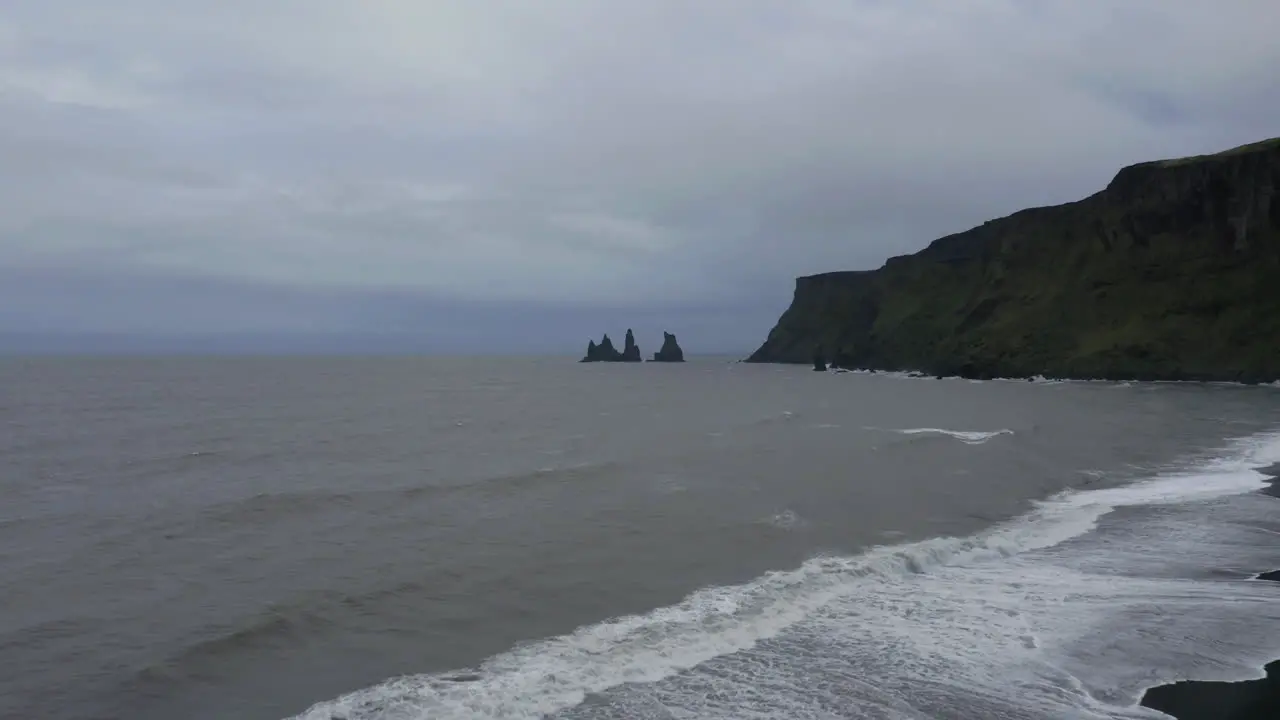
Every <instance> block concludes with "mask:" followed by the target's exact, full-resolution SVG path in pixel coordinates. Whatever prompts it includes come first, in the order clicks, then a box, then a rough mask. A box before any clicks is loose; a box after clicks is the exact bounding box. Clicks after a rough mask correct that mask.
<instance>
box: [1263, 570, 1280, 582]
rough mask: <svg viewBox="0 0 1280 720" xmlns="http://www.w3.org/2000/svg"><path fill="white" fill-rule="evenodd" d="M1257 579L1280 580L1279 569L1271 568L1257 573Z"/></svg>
mask: <svg viewBox="0 0 1280 720" xmlns="http://www.w3.org/2000/svg"><path fill="white" fill-rule="evenodd" d="M1258 579H1259V580H1270V581H1271V582H1280V570H1272V571H1271V572H1264V573H1261V574H1260V575H1258Z"/></svg>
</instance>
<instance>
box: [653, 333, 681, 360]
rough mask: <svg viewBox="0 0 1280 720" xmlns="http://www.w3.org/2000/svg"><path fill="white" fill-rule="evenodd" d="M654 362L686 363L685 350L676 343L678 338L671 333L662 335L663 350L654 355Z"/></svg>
mask: <svg viewBox="0 0 1280 720" xmlns="http://www.w3.org/2000/svg"><path fill="white" fill-rule="evenodd" d="M653 361H654V362H684V350H681V349H680V343H678V342H676V336H675V335H672V334H671V333H669V332H664V333H662V349H660V350H658V352H656V353H654V354H653Z"/></svg>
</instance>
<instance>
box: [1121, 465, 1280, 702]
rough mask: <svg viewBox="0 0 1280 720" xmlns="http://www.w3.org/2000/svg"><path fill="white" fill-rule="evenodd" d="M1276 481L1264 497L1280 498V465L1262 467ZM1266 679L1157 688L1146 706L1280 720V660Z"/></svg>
mask: <svg viewBox="0 0 1280 720" xmlns="http://www.w3.org/2000/svg"><path fill="white" fill-rule="evenodd" d="M1259 472H1261V473H1263V474H1264V475H1269V476H1271V477H1272V478H1275V479H1274V480H1272V482H1271V485H1270V486H1269V487H1267V488H1265V489H1263V490H1262V493H1263V494H1264V495H1270V496H1272V497H1276V498H1280V463H1276V464H1274V465H1271V466H1268V467H1266V468H1261V469H1260V470H1259ZM1257 579H1258V580H1269V581H1272V582H1280V570H1272V571H1270V572H1264V573H1260V574H1259V575H1258V576H1257ZM1266 673H1267V674H1266V677H1265V678H1262V679H1260V680H1246V681H1244V682H1199V681H1184V682H1177V683H1172V684H1169V685H1161V686H1159V687H1154V688H1152V689H1150V690H1148V691H1147V692H1146V694H1144V695H1143V697H1142V704H1143V705H1144V706H1145V707H1149V708H1151V709H1153V710H1159V711H1160V712H1163V713H1166V714H1168V715H1171V716H1173V717H1175V718H1177V719H1178V720H1275V718H1277V717H1280V660H1276V661H1274V662H1272V663H1270V664H1268V665H1267V667H1266Z"/></svg>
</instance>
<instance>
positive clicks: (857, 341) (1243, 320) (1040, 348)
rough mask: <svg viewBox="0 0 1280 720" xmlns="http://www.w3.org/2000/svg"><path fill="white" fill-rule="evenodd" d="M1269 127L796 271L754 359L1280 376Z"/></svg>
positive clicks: (1146, 375)
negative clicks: (969, 225)
mask: <svg viewBox="0 0 1280 720" xmlns="http://www.w3.org/2000/svg"><path fill="white" fill-rule="evenodd" d="M1277 338H1280V138H1277V139H1273V140H1267V141H1264V142H1260V143H1255V144H1253V145H1246V146H1243V147H1239V148H1235V149H1233V150H1228V151H1226V152H1222V153H1219V154H1216V155H1206V156H1199V157H1191V158H1183V159H1178V160H1165V161H1157V162H1148V163H1142V164H1139V165H1133V166H1130V167H1126V168H1124V169H1123V170H1121V171H1120V172H1119V173H1118V174H1116V176H1115V178H1114V179H1113V180H1112V181H1111V183H1110V184H1109V185H1108V186H1107V187H1106V188H1105V189H1104V190H1102V191H1100V192H1098V193H1096V194H1094V195H1092V196H1090V197H1088V198H1085V199H1083V200H1079V201H1077V202H1072V203H1067V204H1065V205H1058V206H1053V207H1041V208H1032V209H1029V210H1023V211H1020V212H1017V213H1014V214H1013V215H1010V216H1008V217H1005V218H1001V219H998V220H992V221H989V222H986V223H984V224H983V225H981V226H979V227H976V228H973V229H971V230H968V231H965V232H961V233H958V234H955V235H950V236H947V237H944V238H941V239H939V240H936V241H934V242H933V243H932V244H930V245H929V246H928V247H927V248H925V249H924V250H921V251H920V252H918V253H915V254H914V255H908V256H903V257H895V258H891V259H890V260H889V261H888V262H886V263H885V264H884V266H883V267H881V268H879V269H877V270H867V271H847V272H833V273H827V274H822V275H813V276H809V277H802V278H800V279H798V280H797V281H796V289H795V297H794V298H793V300H792V303H791V307H790V308H788V309H787V311H786V312H785V313H783V315H782V317H781V318H780V319H779V320H778V323H777V325H776V326H775V327H774V328H773V330H772V332H770V333H769V336H768V339H767V340H766V341H765V342H764V344H763V345H762V346H761V347H760V348H759V349H758V350H756V352H755V353H754V354H752V355H751V357H750V358H748V360H749V361H754V362H786V363H804V362H807V361H808V360H810V359H811V358H812V357H813V354H814V352H815V351H816V350H817V349H818V348H819V347H821V348H825V349H826V351H827V352H828V353H829V357H832V358H834V360H835V362H836V364H837V365H838V366H839V367H844V368H866V369H881V370H919V371H923V372H927V373H928V374H930V375H962V376H965V377H973V378H990V377H1030V376H1034V375H1044V376H1047V377H1060V378H1103V379H1137V380H1238V381H1245V382H1260V381H1272V380H1276V379H1277V378H1280V350H1278V349H1277V348H1280V345H1277V342H1280V341H1278V340H1277Z"/></svg>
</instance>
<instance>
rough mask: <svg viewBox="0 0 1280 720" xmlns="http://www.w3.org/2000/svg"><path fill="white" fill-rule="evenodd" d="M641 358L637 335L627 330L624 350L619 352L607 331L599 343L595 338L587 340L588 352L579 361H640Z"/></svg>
mask: <svg viewBox="0 0 1280 720" xmlns="http://www.w3.org/2000/svg"><path fill="white" fill-rule="evenodd" d="M640 359H641V358H640V348H639V346H637V345H636V337H635V335H634V334H633V333H632V332H631V331H630V330H627V338H626V342H625V344H624V346H623V350H622V352H618V349H617V348H615V347H614V346H613V341H612V340H610V339H609V334H608V333H605V335H604V338H603V339H601V340H600V344H599V345H597V344H596V343H595V341H594V340H591V341H588V342H587V354H586V356H585V357H583V358H582V360H580V361H579V362H640Z"/></svg>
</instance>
